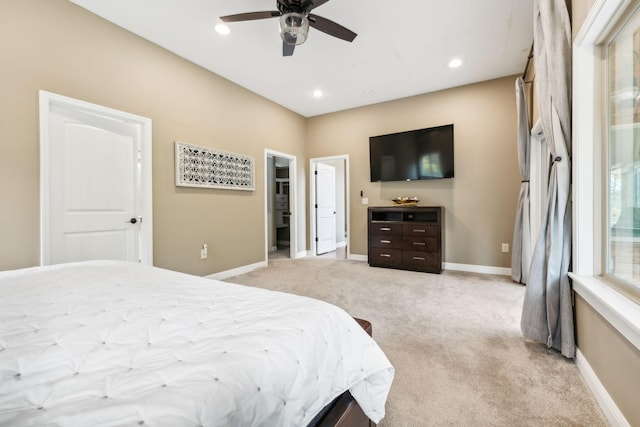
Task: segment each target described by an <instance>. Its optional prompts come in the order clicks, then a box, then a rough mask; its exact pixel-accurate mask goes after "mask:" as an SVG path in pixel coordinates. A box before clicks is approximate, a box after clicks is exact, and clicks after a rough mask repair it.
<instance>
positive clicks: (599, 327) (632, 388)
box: [572, 0, 640, 426]
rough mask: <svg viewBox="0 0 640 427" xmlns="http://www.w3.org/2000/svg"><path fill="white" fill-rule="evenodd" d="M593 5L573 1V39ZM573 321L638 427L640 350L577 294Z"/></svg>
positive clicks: (580, 343) (585, 350)
mask: <svg viewBox="0 0 640 427" xmlns="http://www.w3.org/2000/svg"><path fill="white" fill-rule="evenodd" d="M594 4H595V1H594V0H573V2H572V22H573V38H574V39H575V36H576V35H577V34H578V32H579V31H580V28H581V26H582V24H583V22H584V21H585V19H586V17H587V15H588V13H589V11H590V9H591V7H592V6H593V5H594ZM577 243H578V244H580V236H578V237H577ZM575 320H576V344H577V347H578V349H579V350H580V352H581V353H582V355H583V356H584V358H585V359H586V361H587V363H589V365H590V366H591V368H593V371H594V372H595V374H596V375H597V376H598V379H599V380H600V382H601V383H602V385H603V386H604V387H605V389H606V391H607V393H608V394H609V395H610V396H611V398H612V399H613V401H614V402H615V404H616V405H617V406H618V408H619V409H620V411H621V412H622V414H623V415H624V417H625V418H626V420H627V421H628V422H629V424H630V425H632V426H640V406H639V405H638V402H640V387H638V384H640V350H638V348H637V347H635V346H633V345H632V344H631V343H630V342H629V341H628V340H627V339H626V338H624V337H623V336H622V335H621V334H620V333H619V332H618V331H617V330H616V329H615V328H614V327H613V326H612V325H611V324H610V323H609V322H607V321H606V320H605V319H604V318H603V317H602V316H600V315H599V314H598V312H597V311H596V310H595V309H594V308H593V307H592V306H591V305H589V303H587V302H586V301H585V300H584V299H582V298H581V297H580V296H577V295H576V298H575Z"/></svg>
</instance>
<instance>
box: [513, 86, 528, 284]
mask: <svg viewBox="0 0 640 427" xmlns="http://www.w3.org/2000/svg"><path fill="white" fill-rule="evenodd" d="M526 101H527V100H526V97H525V94H524V81H523V80H522V78H520V77H518V79H517V80H516V108H517V114H518V163H519V165H520V176H522V183H521V184H520V197H519V198H518V210H517V211H516V221H515V226H514V229H513V244H512V245H511V278H512V279H513V281H515V282H519V283H524V284H526V283H527V282H528V280H529V266H530V265H531V219H530V216H529V214H530V205H531V203H530V198H529V144H530V140H531V138H530V137H531V132H530V131H529V114H528V113H527V102H526Z"/></svg>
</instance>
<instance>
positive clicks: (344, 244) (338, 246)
mask: <svg viewBox="0 0 640 427" xmlns="http://www.w3.org/2000/svg"><path fill="white" fill-rule="evenodd" d="M345 246H347V242H338V243H336V248H344V247H345Z"/></svg>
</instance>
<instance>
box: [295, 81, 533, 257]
mask: <svg viewBox="0 0 640 427" xmlns="http://www.w3.org/2000/svg"><path fill="white" fill-rule="evenodd" d="M515 79H516V76H512V77H505V78H501V79H497V80H492V81H488V82H484V83H477V84H472V85H468V86H463V87H458V88H455V89H449V90H444V91H440V92H435V93H430V94H426V95H420V96H415V97H411V98H406V99H402V100H398V101H392V102H386V103H382V104H376V105H372V106H367V107H362V108H357V109H352V110H348V111H343V112H338V113H333V114H327V115H324V116H318V117H314V118H311V119H309V120H308V134H307V154H308V156H309V157H323V156H333V155H340V154H348V155H349V158H350V177H349V179H350V190H351V194H349V195H348V200H349V202H350V203H351V218H350V221H351V241H350V243H351V253H353V254H361V255H364V254H366V253H367V234H366V233H367V223H366V217H367V215H366V209H367V206H364V205H362V204H361V200H360V191H363V192H364V196H365V197H367V198H368V199H369V206H388V205H391V199H393V198H394V197H396V196H417V197H419V198H420V205H423V206H428V205H441V206H444V208H445V214H446V215H445V224H446V233H445V237H446V247H445V249H446V254H445V261H447V262H452V263H462V264H476V265H488V266H498V267H509V266H510V263H511V254H510V253H507V254H503V253H502V252H501V243H503V242H504V243H509V245H511V241H512V236H513V222H514V218H515V209H516V205H517V201H518V192H519V188H520V179H521V178H520V175H519V171H518V164H517V162H518V159H517V150H516V143H515V140H516V117H515V114H516V113H515ZM448 123H453V124H454V139H455V143H454V146H455V154H454V155H455V178H454V179H444V180H432V181H413V182H385V183H372V182H370V178H369V137H370V136H374V135H381V134H387V133H393V132H399V131H405V130H411V129H419V128H425V127H431V126H438V125H444V124H448Z"/></svg>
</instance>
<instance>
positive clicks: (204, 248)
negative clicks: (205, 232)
mask: <svg viewBox="0 0 640 427" xmlns="http://www.w3.org/2000/svg"><path fill="white" fill-rule="evenodd" d="M208 249H209V248H208V247H207V244H206V243H205V244H204V245H202V249H200V259H206V258H207V257H208V256H209V254H208V253H207V250H208Z"/></svg>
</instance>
